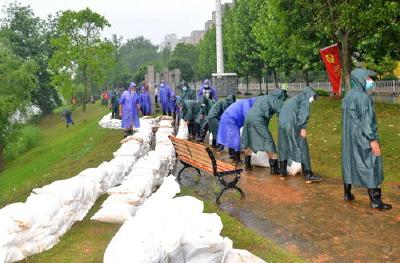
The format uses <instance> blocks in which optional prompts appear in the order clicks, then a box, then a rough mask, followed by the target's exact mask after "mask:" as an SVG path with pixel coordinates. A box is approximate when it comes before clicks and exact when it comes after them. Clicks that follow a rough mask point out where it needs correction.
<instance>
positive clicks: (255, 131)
mask: <svg viewBox="0 0 400 263" xmlns="http://www.w3.org/2000/svg"><path fill="white" fill-rule="evenodd" d="M285 99H286V92H285V91H283V90H282V89H279V90H276V91H274V92H272V93H271V94H270V95H264V96H261V97H258V98H257V99H256V102H255V103H254V105H253V107H252V108H251V109H250V110H249V111H248V112H247V115H246V118H245V121H244V126H243V134H242V148H243V149H245V148H250V149H251V150H252V151H253V152H255V153H256V152H258V151H264V152H273V153H275V152H276V146H275V142H274V139H273V138H272V135H271V133H270V131H269V129H268V124H269V120H270V119H271V118H272V116H273V115H274V114H279V111H280V109H281V107H282V105H283V102H284V101H285Z"/></svg>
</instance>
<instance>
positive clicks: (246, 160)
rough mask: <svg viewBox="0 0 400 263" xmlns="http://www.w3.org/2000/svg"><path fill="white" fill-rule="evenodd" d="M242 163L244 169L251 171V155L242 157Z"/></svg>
mask: <svg viewBox="0 0 400 263" xmlns="http://www.w3.org/2000/svg"><path fill="white" fill-rule="evenodd" d="M244 163H245V165H246V166H245V167H246V169H248V170H251V169H252V168H253V167H252V166H251V155H245V156H244Z"/></svg>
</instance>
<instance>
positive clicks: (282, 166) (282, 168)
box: [279, 161, 288, 179]
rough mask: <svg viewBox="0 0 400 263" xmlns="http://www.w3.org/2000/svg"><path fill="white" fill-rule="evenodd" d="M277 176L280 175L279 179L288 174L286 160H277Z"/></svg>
mask: <svg viewBox="0 0 400 263" xmlns="http://www.w3.org/2000/svg"><path fill="white" fill-rule="evenodd" d="M279 176H280V177H281V179H285V178H286V177H287V176H288V174H287V161H281V162H279Z"/></svg>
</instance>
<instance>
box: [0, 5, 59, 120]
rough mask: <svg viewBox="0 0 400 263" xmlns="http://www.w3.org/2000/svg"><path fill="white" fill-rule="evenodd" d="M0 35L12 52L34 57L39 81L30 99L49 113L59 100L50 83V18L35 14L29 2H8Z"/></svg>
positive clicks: (29, 57) (25, 56)
mask: <svg viewBox="0 0 400 263" xmlns="http://www.w3.org/2000/svg"><path fill="white" fill-rule="evenodd" d="M3 13H4V14H5V17H4V18H3V19H2V20H1V22H2V26H1V30H0V37H3V38H5V39H6V40H7V41H8V42H9V43H10V48H11V49H12V51H13V53H14V54H15V55H17V56H19V57H20V58H22V59H24V60H34V61H35V62H36V63H37V64H38V66H39V68H38V70H37V73H36V74H37V79H38V82H39V85H38V86H37V88H36V89H34V90H33V91H32V96H31V99H32V102H33V103H34V104H36V105H38V106H39V107H40V108H41V110H42V112H43V113H50V112H52V111H53V109H54V108H55V107H57V106H59V105H60V104H61V100H60V98H59V96H58V93H57V91H56V90H55V89H54V88H53V87H51V85H50V75H49V71H48V61H49V58H50V56H51V54H52V48H51V45H50V37H51V35H52V33H53V31H52V30H53V27H52V18H51V17H50V18H49V19H48V20H47V21H45V20H42V19H40V18H39V17H36V16H35V15H34V13H33V10H32V8H31V7H30V6H22V5H20V4H18V3H10V4H9V5H8V6H7V7H6V8H5V10H4V11H3Z"/></svg>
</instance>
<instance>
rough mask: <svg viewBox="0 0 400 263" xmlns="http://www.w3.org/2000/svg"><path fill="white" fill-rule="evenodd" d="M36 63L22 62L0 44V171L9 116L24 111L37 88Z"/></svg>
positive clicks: (9, 127) (8, 132)
mask: <svg viewBox="0 0 400 263" xmlns="http://www.w3.org/2000/svg"><path fill="white" fill-rule="evenodd" d="M36 69H37V65H36V63H34V62H33V61H22V60H21V59H19V58H18V57H17V56H16V55H14V54H13V53H12V51H11V50H10V48H8V47H7V46H6V45H5V44H4V43H2V42H0V83H1V85H0V94H1V96H0V170H1V167H2V165H3V163H2V155H1V152H2V151H1V150H2V149H3V148H4V146H5V144H6V143H7V139H8V137H9V136H10V133H11V131H12V129H13V126H14V125H13V124H12V123H10V116H11V115H12V114H13V113H14V112H16V111H17V110H18V109H19V110H20V111H22V112H23V111H24V110H25V107H26V105H28V104H29V102H30V95H31V91H32V90H33V89H35V88H36V87H37V79H36V77H35V72H36Z"/></svg>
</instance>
